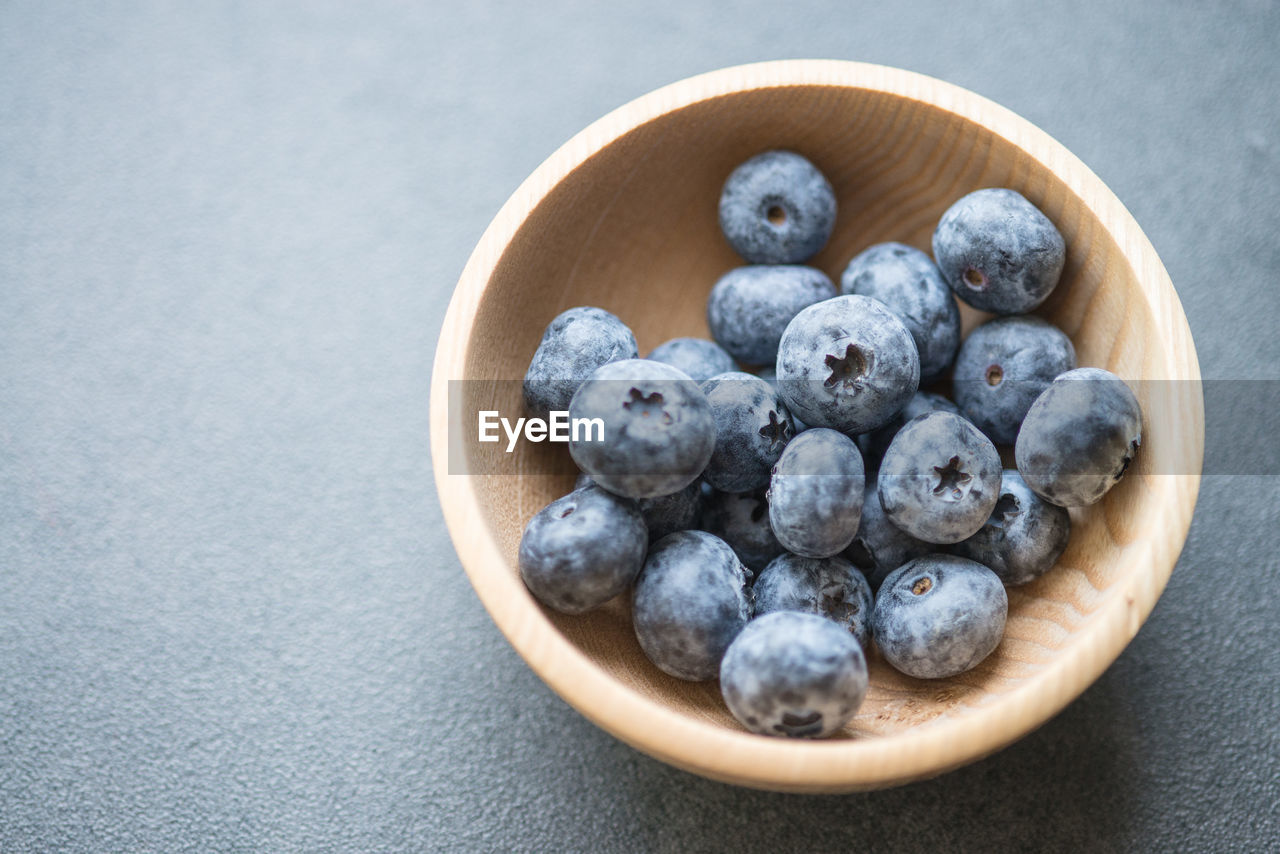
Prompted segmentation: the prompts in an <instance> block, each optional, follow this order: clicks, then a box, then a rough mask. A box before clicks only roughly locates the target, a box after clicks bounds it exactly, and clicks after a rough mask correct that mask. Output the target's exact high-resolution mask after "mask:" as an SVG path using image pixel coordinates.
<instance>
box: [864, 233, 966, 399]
mask: <svg viewBox="0 0 1280 854" xmlns="http://www.w3.org/2000/svg"><path fill="white" fill-rule="evenodd" d="M840 293H842V294H861V295H862V296H866V297H872V298H874V299H878V300H880V301H881V302H882V303H884V304H885V305H887V306H888V307H889V309H890V310H891V311H893V312H894V313H895V314H896V315H898V317H899V318H900V319H901V320H902V323H903V325H905V326H906V327H907V331H908V332H910V333H911V338H912V340H914V341H915V342H916V349H917V350H918V351H919V355H920V377H921V382H927V381H929V380H932V379H934V378H936V377H938V376H939V375H940V374H942V373H943V372H944V371H946V369H947V368H949V367H951V360H952V359H954V358H955V355H956V348H957V347H959V346H960V308H959V307H958V306H957V305H956V300H955V297H954V296H953V295H952V293H951V288H949V287H947V283H946V282H945V281H943V279H942V273H940V272H939V271H938V267H937V265H936V264H934V263H933V259H932V258H930V257H929V256H928V255H927V254H926V253H924V252H921V251H920V250H919V249H916V248H915V247H912V246H907V245H906V244H905V243H877V244H876V245H875V246H872V247H871V248H869V249H866V250H864V251H863V252H861V253H859V254H858V255H856V256H854V258H853V260H852V261H850V262H849V266H847V267H845V270H844V273H843V274H842V275H841V276H840Z"/></svg>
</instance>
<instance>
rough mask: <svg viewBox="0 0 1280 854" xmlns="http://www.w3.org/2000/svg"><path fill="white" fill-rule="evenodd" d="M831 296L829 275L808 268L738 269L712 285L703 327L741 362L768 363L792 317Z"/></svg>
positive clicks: (770, 267) (834, 292) (831, 286)
mask: <svg viewBox="0 0 1280 854" xmlns="http://www.w3.org/2000/svg"><path fill="white" fill-rule="evenodd" d="M835 295H836V286H835V285H834V284H832V282H831V279H829V278H827V274H826V273H824V272H822V271H821V270H815V269H814V268H812V267H798V266H759V267H738V268H736V269H733V270H730V271H729V272H727V273H725V274H724V275H723V276H721V277H720V279H719V281H717V282H716V283H715V285H714V286H713V287H712V288H711V295H710V296H709V297H708V298H707V326H708V327H709V328H710V329H711V337H712V338H714V339H716V343H717V344H719V345H720V346H721V347H723V348H724V349H725V351H726V352H728V353H729V355H731V356H733V358H735V359H737V360H738V361H739V362H742V363H743V364H744V365H772V364H773V363H774V360H775V359H776V358H777V356H778V341H779V340H780V339H781V338H782V332H783V330H785V329H786V328H787V324H788V323H790V322H791V319H792V318H793V317H795V316H796V315H797V314H798V313H799V312H800V310H801V309H803V308H805V307H807V306H810V305H813V304H814V303H816V302H821V301H822V300H826V299H830V298H831V297H833V296H835Z"/></svg>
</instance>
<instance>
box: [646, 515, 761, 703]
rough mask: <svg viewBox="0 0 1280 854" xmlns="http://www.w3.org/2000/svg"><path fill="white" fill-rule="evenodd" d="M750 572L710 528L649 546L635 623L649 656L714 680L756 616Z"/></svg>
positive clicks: (663, 665) (678, 672)
mask: <svg viewBox="0 0 1280 854" xmlns="http://www.w3.org/2000/svg"><path fill="white" fill-rule="evenodd" d="M747 578H748V573H747V571H746V570H745V569H744V568H743V566H742V564H741V563H739V562H738V558H737V557H736V556H735V555H734V553H733V549H731V548H729V547H728V546H727V545H726V544H725V542H724V541H723V540H721V539H719V538H718V537H715V536H712V535H711V534H708V533H706V532H705V531H678V532H677V533H674V534H669V535H668V536H665V537H663V538H662V539H661V540H658V541H657V542H656V543H654V544H653V546H652V547H650V549H649V556H648V558H647V559H646V560H645V562H644V569H642V570H641V571H640V576H639V577H638V578H637V579H636V586H635V595H634V598H633V600H632V608H631V615H632V622H633V623H634V625H635V630H636V638H637V639H638V640H639V641H640V647H641V649H643V650H644V653H645V655H647V656H648V657H649V660H650V661H652V662H653V663H654V664H656V665H657V666H658V667H659V668H660V669H661V670H662V671H664V672H665V673H669V674H671V675H672V676H675V677H676V678H678V679H688V680H690V681H695V682H696V681H702V680H704V679H714V678H715V677H716V674H717V673H719V672H720V659H721V658H722V657H723V656H724V651H725V650H726V649H728V647H729V644H730V643H731V642H732V641H733V639H734V638H735V637H736V636H737V634H738V632H740V631H742V627H743V626H745V625H746V624H747V621H748V620H750V619H751V591H750V589H749V588H748V587H747Z"/></svg>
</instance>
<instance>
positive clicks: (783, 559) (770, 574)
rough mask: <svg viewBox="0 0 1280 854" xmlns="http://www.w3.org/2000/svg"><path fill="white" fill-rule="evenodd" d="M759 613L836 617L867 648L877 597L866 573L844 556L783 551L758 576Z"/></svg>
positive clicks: (755, 587)
mask: <svg viewBox="0 0 1280 854" xmlns="http://www.w3.org/2000/svg"><path fill="white" fill-rule="evenodd" d="M752 589H753V590H754V591H755V600H756V616H759V615H761V614H769V613H772V612H774V611H804V612H805V613H808V614H817V615H818V616H820V617H826V618H827V619H829V620H835V621H836V622H837V623H839V624H840V625H842V626H844V627H845V628H846V629H848V630H849V632H850V633H851V634H852V635H853V636H854V637H855V638H857V640H858V644H859V645H860V646H861V647H862V648H863V649H866V648H867V643H868V642H869V641H870V639H871V607H872V603H873V602H874V597H873V596H872V595H871V585H870V584H868V583H867V579H866V576H864V575H863V574H862V573H861V572H859V571H858V570H857V568H856V567H854V565H853V564H851V563H849V561H847V560H845V559H844V558H842V557H827V558H813V557H800V556H799V555H793V554H783V555H779V556H778V557H776V558H774V559H773V561H772V562H770V564H769V565H768V566H767V567H765V570H764V572H762V573H760V577H759V578H757V579H756V583H755V586H754V587H753V588H752Z"/></svg>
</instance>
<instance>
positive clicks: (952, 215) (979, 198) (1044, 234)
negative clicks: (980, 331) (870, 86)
mask: <svg viewBox="0 0 1280 854" xmlns="http://www.w3.org/2000/svg"><path fill="white" fill-rule="evenodd" d="M933 257H934V258H936V259H937V261H938V269H940V270H941V271H942V277H943V278H944V279H946V280H947V284H949V285H950V286H951V290H953V291H955V293H956V295H957V296H958V297H960V299H962V300H964V301H965V302H967V303H968V304H969V305H971V306H973V307H974V308H977V309H981V310H982V311H991V312H995V313H996V314H1025V313H1026V312H1028V311H1031V310H1032V309H1034V308H1035V307H1036V306H1038V305H1040V304H1041V303H1042V302H1044V301H1045V299H1046V298H1047V297H1048V296H1049V294H1050V293H1051V292H1052V291H1053V289H1054V287H1056V286H1057V284H1058V279H1059V277H1060V276H1061V275H1062V265H1063V262H1064V261H1065V259H1066V244H1065V243H1064V242H1063V240H1062V235H1061V234H1059V233H1058V229H1057V228H1055V227H1054V225H1053V223H1052V222H1050V220H1049V218H1048V217H1047V216H1045V215H1044V214H1043V213H1041V212H1040V209H1039V208H1037V207H1036V206H1035V205H1033V204H1031V202H1029V201H1027V200H1026V199H1025V198H1024V197H1023V196H1022V194H1021V193H1018V192H1016V191H1014V190H1002V189H989V190H977V191H976V192H973V193H970V194H969V195H967V196H965V197H964V198H962V199H960V200H959V201H958V202H956V203H955V204H954V205H952V206H951V207H949V208H947V211H946V213H944V214H943V215H942V219H941V220H940V221H939V222H938V227H937V229H936V230H935V231H934V232H933Z"/></svg>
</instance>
